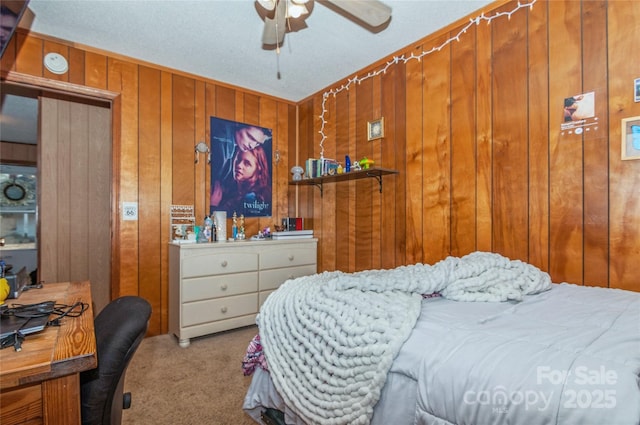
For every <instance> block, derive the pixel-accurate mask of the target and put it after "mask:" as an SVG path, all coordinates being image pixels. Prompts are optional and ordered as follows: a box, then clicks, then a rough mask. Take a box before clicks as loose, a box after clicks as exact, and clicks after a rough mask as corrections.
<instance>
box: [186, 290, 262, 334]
mask: <svg viewBox="0 0 640 425" xmlns="http://www.w3.org/2000/svg"><path fill="white" fill-rule="evenodd" d="M257 312H258V294H257V293H253V294H245V295H236V296H233V297H225V298H216V299H212V300H206V301H197V302H192V303H186V304H183V305H182V326H192V325H197V324H200V323H207V322H212V321H215V320H224V319H230V318H232V317H237V316H244V315H247V314H253V313H257Z"/></svg>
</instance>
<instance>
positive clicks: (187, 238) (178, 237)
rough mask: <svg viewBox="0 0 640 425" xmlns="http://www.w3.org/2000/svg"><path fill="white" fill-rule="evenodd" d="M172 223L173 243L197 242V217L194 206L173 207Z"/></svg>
mask: <svg viewBox="0 0 640 425" xmlns="http://www.w3.org/2000/svg"><path fill="white" fill-rule="evenodd" d="M170 222H171V223H170V226H171V241H172V242H176V243H190V242H196V239H195V236H196V234H195V225H196V217H195V214H194V209H193V205H171V216H170Z"/></svg>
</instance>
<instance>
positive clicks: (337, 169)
mask: <svg viewBox="0 0 640 425" xmlns="http://www.w3.org/2000/svg"><path fill="white" fill-rule="evenodd" d="M336 173H337V174H342V173H344V168H342V164H338V168H336Z"/></svg>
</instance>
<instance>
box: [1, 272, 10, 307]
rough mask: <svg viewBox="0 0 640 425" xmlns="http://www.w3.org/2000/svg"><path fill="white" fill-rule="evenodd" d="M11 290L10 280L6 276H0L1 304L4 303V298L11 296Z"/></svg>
mask: <svg viewBox="0 0 640 425" xmlns="http://www.w3.org/2000/svg"><path fill="white" fill-rule="evenodd" d="M9 292H11V286H9V281H8V280H7V278H5V277H3V278H0V305H2V304H4V300H6V299H7V297H8V296H9Z"/></svg>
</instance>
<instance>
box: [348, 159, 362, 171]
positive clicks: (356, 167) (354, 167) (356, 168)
mask: <svg viewBox="0 0 640 425" xmlns="http://www.w3.org/2000/svg"><path fill="white" fill-rule="evenodd" d="M360 170H362V167H361V166H360V162H359V161H356V162H354V163H353V164H351V171H360Z"/></svg>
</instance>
